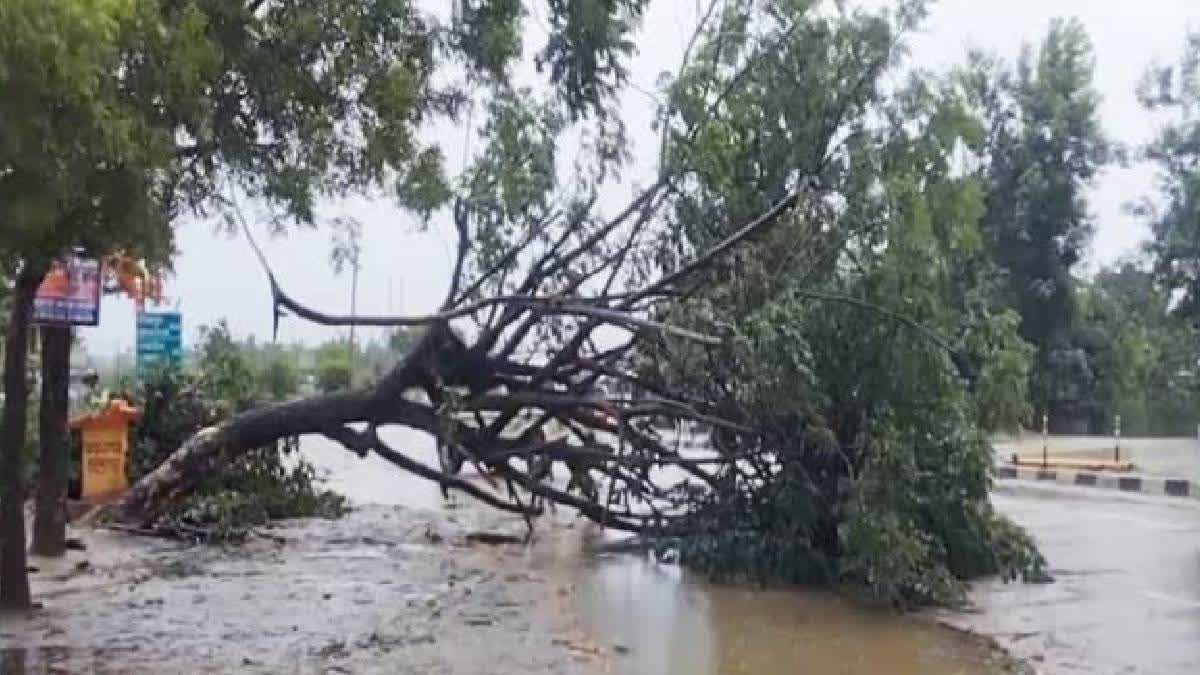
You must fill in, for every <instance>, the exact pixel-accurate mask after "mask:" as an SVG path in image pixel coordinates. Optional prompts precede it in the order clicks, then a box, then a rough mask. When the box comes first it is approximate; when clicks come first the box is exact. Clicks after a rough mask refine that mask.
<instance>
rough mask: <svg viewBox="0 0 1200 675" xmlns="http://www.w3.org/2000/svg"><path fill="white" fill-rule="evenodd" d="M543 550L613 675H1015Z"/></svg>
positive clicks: (332, 457) (345, 475)
mask: <svg viewBox="0 0 1200 675" xmlns="http://www.w3.org/2000/svg"><path fill="white" fill-rule="evenodd" d="M385 433H386V435H387V436H388V439H389V440H390V441H391V442H393V443H395V444H396V447H398V448H404V449H406V450H408V451H410V452H414V453H415V454H416V455H417V456H419V457H420V458H422V459H424V460H425V461H427V462H429V463H430V464H433V462H434V461H435V460H434V454H433V448H432V445H431V444H430V443H429V441H428V440H426V439H425V438H422V437H421V436H419V435H417V434H413V433H411V432H407V431H404V430H389V431H387V432H385ZM304 448H305V453H306V456H308V457H309V458H310V459H311V460H312V461H313V462H314V463H316V464H317V465H318V467H320V468H322V469H324V470H326V471H328V472H329V474H330V478H331V480H332V482H333V485H334V487H335V488H337V489H339V490H340V491H342V492H343V494H346V495H347V496H348V497H349V498H350V499H351V500H352V501H356V502H376V503H390V504H400V505H405V506H418V507H427V508H440V507H441V505H442V503H443V500H442V497H441V495H440V493H439V492H438V490H437V489H436V487H434V486H432V485H430V484H429V483H427V482H425V481H421V480H418V479H416V478H413V477H411V476H409V475H407V474H402V473H401V472H399V471H396V470H395V469H393V468H392V467H390V466H389V465H387V464H386V463H383V462H382V460H378V459H369V460H367V461H365V462H364V461H363V460H359V459H358V458H357V457H354V456H353V455H350V454H349V453H347V452H345V451H344V450H342V449H340V447H338V446H334V445H333V444H332V443H329V442H327V441H324V440H321V439H312V440H307V439H306V441H305V445H304ZM559 518H560V521H565V522H566V524H567V527H569V528H570V529H566V528H555V530H556V531H555V532H552V533H550V534H547V535H544V536H542V537H540V538H539V541H538V543H537V544H536V545H535V546H534V547H533V548H532V549H531V550H530V551H529V552H528V554H527V562H528V563H529V564H530V565H531V566H532V567H534V568H535V569H540V570H543V571H545V572H547V573H548V575H549V576H550V577H551V578H553V579H555V580H556V582H557V583H560V584H563V585H564V586H568V587H570V588H571V591H572V592H571V594H570V597H571V598H572V600H571V603H572V605H573V606H572V609H573V610H574V612H575V613H576V614H578V616H579V623H580V627H581V629H582V631H583V632H584V633H585V634H586V639H587V640H588V641H589V642H590V643H592V644H595V645H598V646H599V647H598V648H599V649H602V650H605V651H607V650H609V649H611V650H612V651H613V652H614V653H615V654H616V655H617V657H616V658H614V659H607V660H604V661H603V662H602V663H601V664H599V665H595V664H594V668H593V670H595V671H596V672H606V673H629V674H631V675H641V674H645V675H651V674H655V675H657V674H659V673H689V674H695V675H706V674H713V675H716V674H731V675H732V674H735V673H834V674H839V673H845V674H850V673H864V674H867V673H895V674H901V675H902V674H906V673H914V674H916V673H920V674H928V675H958V674H966V673H1004V672H1010V670H1011V666H1010V664H1007V663H1004V662H1003V660H1002V659H1000V658H998V656H997V655H996V654H995V653H994V652H993V651H992V650H990V649H988V648H986V647H985V646H983V645H982V644H980V643H979V642H978V641H975V640H971V639H967V638H965V637H964V636H963V635H961V634H958V633H954V632H952V631H950V630H948V629H946V628H943V627H941V626H938V625H936V624H933V623H932V622H930V621H927V620H924V619H921V618H914V617H902V616H898V615H896V614H893V613H889V612H882V611H871V610H867V609H862V608H858V607H856V606H854V605H852V604H851V603H849V602H847V601H846V600H844V599H842V598H840V597H838V596H835V595H833V594H829V593H820V592H808V591H788V590H761V589H751V588H744V587H735V586H722V585H714V584H711V583H708V582H706V581H704V580H702V579H699V578H697V577H696V576H695V575H691V574H689V573H687V572H685V571H682V570H680V569H679V568H678V567H675V566H671V565H662V564H658V563H656V562H654V561H652V560H650V559H647V558H644V557H640V556H633V555H590V554H585V553H583V550H584V549H585V548H586V544H588V543H589V542H594V540H595V539H596V538H598V537H600V536H601V535H599V534H598V533H597V532H596V531H595V529H594V528H593V526H592V525H590V524H585V523H583V522H582V521H579V522H578V523H570V522H569V519H568V518H565V517H564V516H563V514H562V513H561V512H560V514H559Z"/></svg>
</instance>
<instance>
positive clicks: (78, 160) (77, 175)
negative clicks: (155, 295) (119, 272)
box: [0, 0, 172, 263]
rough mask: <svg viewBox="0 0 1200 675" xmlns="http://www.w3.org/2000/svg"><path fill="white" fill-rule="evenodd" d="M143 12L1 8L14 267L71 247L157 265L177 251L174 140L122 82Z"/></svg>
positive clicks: (3, 213)
mask: <svg viewBox="0 0 1200 675" xmlns="http://www.w3.org/2000/svg"><path fill="white" fill-rule="evenodd" d="M139 9H140V4H139V3H136V2H130V1H128V0H85V1H82V2H49V3H47V2H36V1H32V0H16V1H14V2H6V3H4V5H3V7H0V21H2V22H3V24H4V25H5V26H7V27H8V30H6V31H5V34H4V36H3V37H0V90H3V91H4V92H5V95H4V97H3V99H4V100H3V101H0V242H2V244H0V254H3V255H4V256H6V257H9V258H10V260H11V259H13V258H15V259H32V260H35V261H44V260H46V259H48V258H50V257H53V256H56V255H59V254H60V253H61V252H62V251H63V250H65V249H68V248H71V247H78V248H82V249H84V250H85V251H87V252H89V253H91V254H92V255H99V254H103V253H108V252H111V251H114V250H127V251H128V252H130V253H131V254H134V255H137V256H140V257H145V258H147V259H149V260H150V261H151V262H153V263H162V262H164V261H165V259H166V257H167V255H168V254H169V253H170V249H171V237H170V232H169V229H167V228H166V227H165V219H164V213H163V210H162V208H161V204H160V201H159V199H158V197H159V194H160V190H161V187H162V186H161V184H160V182H159V180H158V178H157V176H158V174H159V173H160V170H161V169H162V168H163V167H164V166H165V164H166V163H167V162H169V161H170V158H171V152H172V138H171V135H170V132H169V130H167V129H164V128H163V127H161V126H156V125H155V123H154V121H153V120H152V119H151V118H150V117H148V116H147V115H146V114H145V111H144V110H143V109H142V108H141V106H140V104H139V102H138V101H137V100H136V99H135V97H134V96H131V95H130V93H129V92H128V91H127V90H126V89H124V88H123V87H121V86H120V84H119V82H117V81H115V79H114V77H113V73H117V72H120V71H121V70H122V68H123V66H122V64H123V63H124V57H123V55H124V53H125V50H126V49H127V48H128V47H129V46H130V45H131V44H132V43H134V42H136V40H137V39H138V35H139V34H140V25H139Z"/></svg>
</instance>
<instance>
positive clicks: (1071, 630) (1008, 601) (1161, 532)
mask: <svg viewBox="0 0 1200 675" xmlns="http://www.w3.org/2000/svg"><path fill="white" fill-rule="evenodd" d="M993 499H994V502H995V504H996V506H997V508H998V509H999V510H1000V511H1001V512H1003V513H1005V514H1007V515H1009V516H1010V517H1012V518H1013V519H1014V520H1016V521H1017V522H1018V523H1020V524H1021V525H1023V526H1025V527H1026V528H1027V529H1028V530H1029V531H1030V532H1031V533H1032V534H1033V535H1034V537H1035V538H1036V539H1037V541H1038V544H1039V545H1040V547H1041V549H1042V551H1043V553H1044V554H1045V555H1046V557H1047V558H1048V560H1049V562H1050V566H1051V570H1052V574H1053V575H1054V576H1055V578H1056V581H1055V583H1051V584H1044V585H1030V584H1003V583H1001V582H998V581H996V582H984V583H980V584H977V585H976V587H975V589H974V591H973V596H974V600H975V601H976V603H977V604H978V607H979V611H978V612H976V613H973V614H969V615H954V616H950V617H949V621H950V622H951V623H954V624H956V625H960V626H963V627H967V628H970V629H972V630H976V631H979V632H983V633H986V634H989V635H993V636H996V637H997V638H998V639H999V641H1000V643H1001V644H1003V645H1005V646H1006V647H1010V648H1011V649H1012V650H1013V651H1014V652H1015V653H1016V654H1017V655H1018V656H1021V657H1023V658H1027V659H1031V661H1032V662H1033V663H1034V664H1035V665H1036V666H1037V667H1038V668H1039V670H1043V671H1044V672H1050V673H1080V672H1082V673H1147V674H1149V673H1153V674H1156V675H1157V674H1164V675H1169V674H1174V673H1179V674H1183V673H1200V503H1197V502H1195V501H1192V500H1170V499H1167V498H1162V497H1159V498H1151V497H1143V496H1137V495H1128V494H1123V493H1118V492H1112V491H1104V490H1095V489H1089V488H1074V487H1067V486H1057V485H1042V484H1033V483H1023V482H1019V481H1011V482H1010V481H1006V482H1002V483H1000V484H998V485H997V489H996V492H995V493H994V495H993Z"/></svg>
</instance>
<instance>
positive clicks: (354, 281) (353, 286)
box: [350, 242, 359, 389]
mask: <svg viewBox="0 0 1200 675" xmlns="http://www.w3.org/2000/svg"><path fill="white" fill-rule="evenodd" d="M353 251H354V258H353V260H352V262H351V263H350V265H351V269H350V318H351V319H354V318H355V317H356V316H357V315H358V254H359V247H358V242H355V245H354V249H353ZM350 388H351V389H353V388H354V323H353V322H351V323H350Z"/></svg>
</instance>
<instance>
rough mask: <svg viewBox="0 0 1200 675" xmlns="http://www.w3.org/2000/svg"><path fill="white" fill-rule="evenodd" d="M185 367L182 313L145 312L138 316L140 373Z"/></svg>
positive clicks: (141, 375)
mask: <svg viewBox="0 0 1200 675" xmlns="http://www.w3.org/2000/svg"><path fill="white" fill-rule="evenodd" d="M164 365H169V366H175V367H179V366H182V365H183V316H182V315H181V314H180V313H179V312H141V313H140V314H138V316H137V372H138V377H139V378H144V377H145V376H146V373H147V371H149V370H150V369H152V368H156V367H161V366H164Z"/></svg>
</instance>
